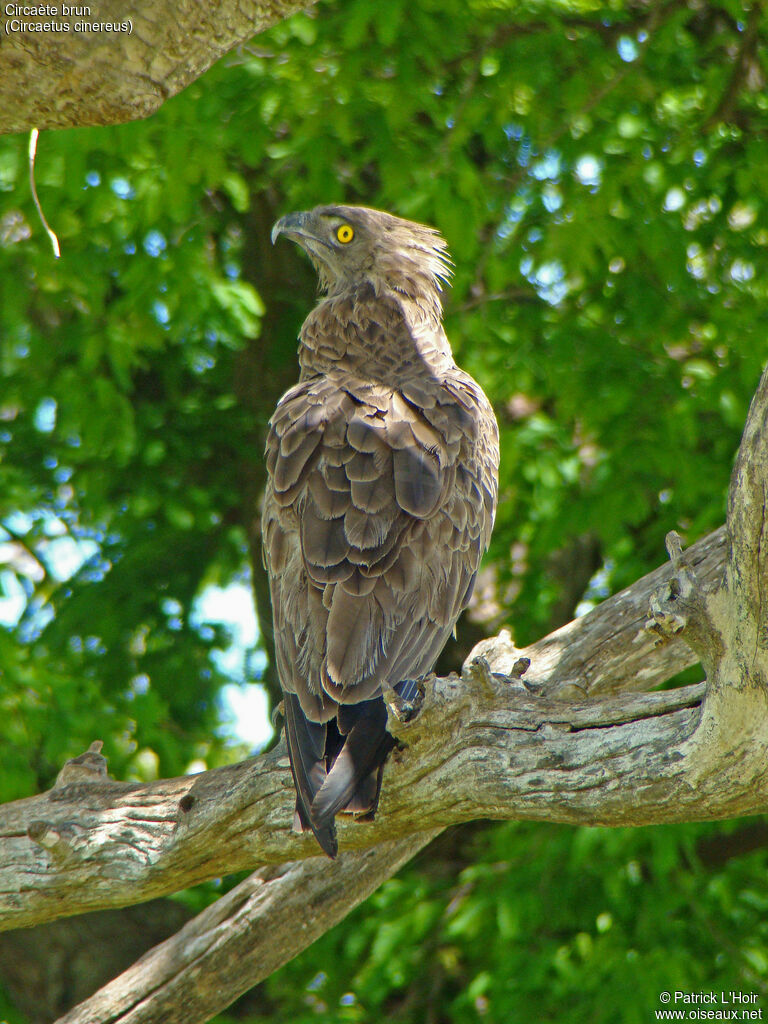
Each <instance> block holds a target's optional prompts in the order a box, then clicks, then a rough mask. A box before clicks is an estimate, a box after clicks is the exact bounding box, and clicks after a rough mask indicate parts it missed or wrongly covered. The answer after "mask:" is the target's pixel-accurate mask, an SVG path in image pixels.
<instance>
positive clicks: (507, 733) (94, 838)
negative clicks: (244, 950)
mask: <svg viewBox="0 0 768 1024" xmlns="http://www.w3.org/2000/svg"><path fill="white" fill-rule="evenodd" d="M721 540H722V538H721V536H720V535H719V533H718V534H713V535H712V537H711V538H708V539H707V542H701V544H700V545H697V548H698V550H699V551H706V552H708V553H709V554H708V556H707V559H709V558H710V556H713V553H714V552H717V551H720V552H721V553H722V543H721ZM713 557H714V562H716V561H717V558H716V555H715V556H713ZM707 559H705V560H704V561H705V562H706V563H707V564H712V562H711V561H707ZM702 564H703V563H702ZM662 575H666V576H667V577H668V576H669V575H670V570H669V568H668V567H666V568H665V569H663V570H662ZM658 579H659V570H657V571H656V572H655V573H651V574H650V575H649V576H648V577H645V578H644V579H643V580H641V581H640V582H639V583H638V584H636V585H635V587H632V588H630V590H629V591H625V592H623V594H619V595H617V596H616V597H614V598H612V599H609V600H608V601H606V602H604V603H603V604H602V605H600V606H599V607H598V608H596V609H595V610H594V611H593V612H591V613H590V614H589V615H587V616H585V617H584V618H583V619H581V620H578V621H577V622H576V623H572V624H571V625H570V626H568V627H565V628H564V629H562V630H558V631H557V632H556V633H554V634H552V635H551V636H550V637H546V638H545V639H544V640H542V641H540V643H539V644H534V645H532V646H531V647H529V648H528V649H527V650H526V651H525V652H524V653H525V656H526V657H528V658H530V659H531V662H532V665H531V669H530V670H529V673H528V674H529V675H530V676H531V679H532V681H533V683H535V684H541V685H544V686H545V687H546V688H549V687H550V686H551V687H552V689H553V690H554V691H555V692H557V691H558V686H560V684H562V686H564V685H565V684H566V683H568V684H569V685H570V689H571V692H572V691H573V680H574V679H578V676H576V675H574V673H575V672H578V666H579V665H584V664H590V666H591V672H592V675H591V679H590V684H591V686H590V689H594V691H595V692H597V693H600V692H605V690H606V689H608V688H609V682H608V680H609V679H612V685H613V686H616V687H617V688H621V687H622V686H624V687H628V688H632V687H635V686H636V685H637V682H636V676H637V674H638V673H639V672H640V671H641V670H643V672H644V674H643V682H644V684H645V685H646V686H651V685H654V684H656V683H659V682H661V681H662V680H663V679H664V678H665V674H666V675H669V664H670V661H669V653H668V652H669V651H671V650H674V649H681V648H683V644H682V642H681V641H680V640H679V639H678V640H674V641H672V642H671V643H670V644H669V645H667V646H666V647H664V648H659V649H656V650H654V648H653V638H652V637H651V636H650V635H649V634H648V633H647V632H646V631H645V630H644V629H643V624H644V613H643V612H642V611H641V609H642V608H643V607H644V606H645V607H647V603H648V600H649V597H650V594H651V592H652V591H653V588H654V586H656V585H658ZM641 595H642V596H641ZM617 619H620V620H622V622H623V623H624V628H623V629H621V630H619V631H618V633H617V631H616V630H617V625H616V624H617ZM630 621H631V625H630V624H629V623H630ZM601 624H602V625H601ZM596 649H602V650H603V651H604V655H603V660H604V663H605V665H606V666H607V667H608V669H609V671H610V670H613V676H612V677H611V676H608V675H606V674H604V673H603V672H602V671H601V668H600V662H599V659H595V660H594V662H592V660H591V659H593V658H594V654H595V650H596ZM638 651H642V652H643V654H642V655H641V656H640V657H639V658H638V656H637V652H638ZM608 652H610V656H609V654H608ZM480 654H481V655H482V656H483V657H484V658H485V659H487V661H488V663H489V667H490V670H491V671H492V672H499V671H500V672H502V673H509V671H510V670H511V668H512V664H511V663H510V644H509V642H508V640H507V641H506V643H505V642H504V638H503V637H502V639H501V640H500V641H498V643H497V650H494V649H491V648H489V646H488V645H487V644H485V645H483V648H482V650H481V651H480ZM519 654H520V652H516V654H515V656H516V657H519ZM505 659H506V660H505ZM691 660H693V656H692V655H690V653H688V654H687V655H685V654H684V653H683V652H682V651H680V652H679V654H678V656H677V657H676V658H675V659H674V661H673V663H674V668H673V671H677V668H678V666H679V665H680V664H681V663H690V661H691ZM540 663H541V665H542V668H541V669H539V668H538V666H539V664H540ZM655 663H658V664H659V665H661V666H662V668H661V669H660V671H658V672H657V673H654V672H653V671H652V668H651V667H652V666H653V665H654V664H655ZM481 665H482V663H481ZM560 665H562V666H563V672H562V674H561V672H560V669H559V666H560ZM526 678H527V676H526ZM562 686H561V687H560V688H561V689H562ZM700 697H701V691H699V690H693V691H690V692H688V693H686V695H685V696H684V697H683V698H681V697H680V696H672V697H670V695H668V694H659V695H639V696H629V697H625V698H621V699H617V698H610V699H608V700H605V701H598V700H594V699H590V700H588V701H586V702H584V701H582V702H581V703H574V704H571V703H570V702H564V701H562V700H552V699H550V698H547V697H542V696H531V694H530V693H529V692H528V691H527V690H526V688H525V687H524V686H523V685H522V684H521V683H520V681H519V680H518V681H517V682H516V683H515V684H510V683H509V682H508V681H505V679H504V677H503V676H498V677H497V676H492V675H490V676H489V675H488V673H487V672H485V671H484V670H483V669H482V667H481V668H480V669H479V670H478V669H477V668H475V669H472V670H469V671H467V672H465V678H464V680H463V681H460V680H459V679H457V677H455V676H453V677H448V678H447V679H441V680H437V681H436V683H435V685H434V688H433V689H432V690H431V692H430V698H429V699H428V701H427V704H426V706H425V709H424V711H423V712H422V714H421V716H420V717H419V719H417V721H416V723H414V724H413V725H412V726H407V727H405V731H407V732H408V733H409V735H408V737H407V742H408V743H409V744H410V746H409V748H408V749H407V750H405V751H403V752H402V753H400V754H398V755H396V756H395V757H393V758H392V759H391V763H390V764H389V765H388V767H387V769H386V781H385V786H384V793H383V802H382V809H381V813H380V815H379V817H378V820H377V821H376V822H375V823H373V824H371V825H356V824H354V823H342V824H341V826H340V837H341V846H342V849H344V848H364V847H370V846H372V845H374V844H376V843H379V842H382V841H383V840H384V839H392V838H399V837H401V836H405V835H408V834H409V833H410V832H412V831H413V830H414V829H416V830H423V829H426V828H434V829H439V828H445V827H447V826H448V825H450V824H454V823H457V822H459V821H466V820H468V819H470V818H473V817H475V818H477V817H527V818H548V819H550V820H558V821H583V822H590V821H596V820H598V819H599V820H602V821H605V822H612V823H614V824H617V823H619V821H621V822H622V823H630V822H634V823H636V824H640V823H644V822H647V821H655V820H677V818H675V817H674V815H673V814H672V810H671V808H670V807H669V806H664V805H663V804H661V805H659V804H657V803H655V801H654V800H653V799H649V800H647V801H640V800H638V799H637V792H636V788H637V786H636V784H639V782H640V776H639V775H638V776H636V777H635V779H634V780H633V779H632V772H631V771H630V772H629V774H626V765H625V766H624V767H622V768H621V771H619V767H618V761H616V760H615V758H617V757H618V756H619V754H620V752H621V749H622V744H624V745H625V751H626V753H627V756H628V757H629V759H630V761H632V760H633V759H637V758H638V757H639V753H640V751H641V750H643V749H646V748H647V749H648V751H649V756H651V755H652V752H653V751H654V750H657V748H658V747H659V744H660V743H662V742H663V741H664V739H667V740H669V741H670V742H672V740H673V737H674V736H675V735H676V734H677V732H678V731H679V732H680V734H681V735H682V734H683V733H685V732H686V731H688V730H690V729H692V728H693V726H694V724H695V720H696V713H697V712H696V705H697V704H698V702H699V700H700ZM681 700H682V704H681V703H680V702H681ZM627 716H628V717H627ZM569 723H570V724H569ZM632 723H634V724H632ZM401 728H402V727H401ZM573 730H578V731H573ZM633 730H634V731H633ZM610 736H614V737H615V740H614V742H613V743H609V742H608V739H609V737H610ZM590 737H592V739H593V740H594V741H595V742H594V743H592V742H590V743H588V742H587V740H588V739H589V738H590ZM593 748H594V749H593ZM580 749H581V750H582V751H583V753H580V752H579V750H580ZM585 757H586V758H587V760H590V759H591V762H592V768H591V769H590V772H591V775H590V777H591V780H592V783H591V784H594V781H595V778H596V776H597V775H599V774H600V773H601V772H604V773H605V778H606V779H609V778H611V779H614V783H613V787H612V788H613V789H615V790H616V792H617V794H619V793H622V794H623V797H624V798H625V801H626V806H624V808H623V810H622V809H621V807H620V805H616V806H614V805H613V803H612V810H611V811H610V812H606V813H605V814H602V813H599V812H598V803H599V800H600V799H601V798H600V796H599V789H598V790H593V791H592V793H591V795H590V794H589V792H588V791H582V793H581V795H580V796H579V795H578V794H574V793H572V792H571V789H572V786H573V783H574V781H575V780H576V774H575V773H574V767H575V765H576V764H577V763H583V762H584V759H585ZM75 760H76V761H79V762H81V763H79V764H76V763H75V764H72V763H70V765H68V766H67V767H66V768H65V770H64V771H63V772H62V775H61V776H60V778H59V781H58V783H57V785H56V786H55V787H54V789H52V790H51V791H49V792H48V793H44V794H42V795H41V796H36V797H30V798H27V799H25V800H19V801H16V802H15V803H12V804H8V805H6V806H5V807H3V808H0V851H1V852H0V927H2V928H9V927H22V926H27V925H32V924H37V923H39V922H41V921H45V920H51V919H53V918H56V917H59V916H61V915H63V914H74V913H83V912H85V911H88V910H96V909H101V908H105V907H115V906H122V905H126V904H130V903H135V902H137V901H138V900H140V899H141V900H146V899H150V898H152V897H154V896H159V895H164V894H166V893H169V892H174V891H177V890H178V889H181V888H184V887H185V886H189V885H194V884H196V883H198V882H201V881H203V880H205V879H207V878H211V877H216V876H220V875H222V874H227V873H232V872H235V871H242V870H247V869H252V868H255V867H256V866H258V865H259V864H264V863H273V864H274V863H282V862H284V861H287V860H294V859H296V858H304V857H307V856H314V854H315V852H316V847H315V845H314V842H313V840H312V839H311V838H310V837H307V836H296V835H294V834H293V833H292V832H291V831H290V824H291V820H292V804H293V784H292V780H291V774H290V770H289V767H288V761H287V758H286V756H285V751H284V748H283V747H282V745H281V746H278V747H277V748H275V749H274V750H272V751H270V752H269V753H268V754H266V755H263V756H262V757H258V758H254V759H252V760H250V761H245V762H243V763H241V764H238V765H232V766H229V767H226V768H220V769H215V770H213V771H210V772H205V773H203V774H201V775H198V776H191V777H184V778H178V779H165V780H161V781H158V782H153V783H149V784H145V785H138V784H130V783H120V782H112V781H110V780H109V779H108V778H107V776H106V767H105V765H104V764H102V763H101V762H100V755H99V754H98V752H97V751H92V752H91V753H89V754H87V755H83V757H82V758H78V759H75ZM544 761H546V762H547V763H551V764H552V766H553V768H552V771H548V772H547V773H545V775H542V764H543V763H544ZM558 764H559V765H560V766H561V767H560V768H559V769H558V768H557V767H556V766H557V765H558ZM655 768H656V763H655V761H654V763H653V764H650V763H649V765H647V766H646V770H647V771H648V772H650V773H653V772H654V771H655ZM643 778H646V776H645V775H644V776H643ZM582 781H583V780H582ZM737 803H738V806H736V805H734V807H733V808H732V809H731V811H730V812H729V811H728V810H727V809H726V808H720V809H719V810H718V811H715V812H714V814H713V815H711V816H717V814H719V813H749V811H750V810H757V809H758V808H757V807H754V808H753V807H751V805H750V798H749V797H746V798H745V800H744V801H740V802H739V801H737ZM619 804H620V802H619ZM679 815H682V816H686V815H687V816H693V815H694V811H693V809H692V808H691V807H688V809H687V810H684V809H683V805H681V807H680V809H679ZM679 815H678V816H679ZM701 816H708V815H707V812H706V808H704V807H702V808H701Z"/></svg>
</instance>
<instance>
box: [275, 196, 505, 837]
mask: <svg viewBox="0 0 768 1024" xmlns="http://www.w3.org/2000/svg"><path fill="white" fill-rule="evenodd" d="M279 235H285V236H286V237H288V238H290V239H292V240H293V241H295V242H297V243H298V244H299V245H300V246H301V247H302V248H303V249H304V250H305V251H306V253H307V254H308V256H309V258H310V259H311V260H312V262H313V264H314V266H315V267H316V269H317V272H318V276H319V279H320V285H321V289H322V291H323V292H324V295H323V297H322V298H321V300H320V301H319V303H318V305H317V306H316V307H315V309H313V310H312V312H311V313H310V314H309V316H308V317H307V319H306V321H305V322H304V325H303V326H302V328H301V333H300V337H299V342H300V344H299V364H300V367H301V373H300V378H299V382H298V384H296V385H295V387H293V388H291V389H290V390H289V391H288V392H287V393H286V394H285V395H283V397H282V398H281V400H280V402H279V404H278V406H277V409H276V410H275V413H274V415H273V417H272V419H271V421H270V425H269V434H268V438H267V444H266V462H267V470H268V484H267V489H266V493H265V498H264V506H263V516H262V536H263V547H264V561H265V565H266V568H267V572H268V575H269V580H270V588H271V596H272V609H273V618H274V636H275V654H276V659H277V669H278V674H279V676H280V682H281V685H282V688H283V692H284V700H283V707H284V712H285V732H286V740H287V745H288V752H289V755H290V761H291V769H292V772H293V778H294V782H295V785H296V814H295V819H294V826H295V827H296V828H297V829H299V830H302V831H303V830H311V831H312V832H313V833H314V834H315V837H316V838H317V840H318V842H319V844H320V846H321V847H322V849H323V850H324V851H325V852H326V853H327V854H328V855H329V856H331V857H334V856H335V855H336V853H337V850H338V841H337V836H336V828H335V821H334V819H335V816H336V815H337V814H338V813H340V812H346V813H351V814H353V815H355V816H356V817H357V818H363V819H368V820H370V819H371V818H372V817H373V815H374V813H375V811H376V808H377V804H378V799H379V792H380V789H381V781H382V769H383V765H384V762H385V760H386V757H387V754H388V753H389V751H390V750H391V749H392V747H393V746H394V740H393V739H392V737H391V736H390V735H389V733H388V732H387V731H386V722H387V715H386V707H385V704H384V697H385V696H387V695H389V696H391V695H392V694H393V691H394V693H398V692H399V693H403V692H405V691H406V690H407V691H408V692H412V690H413V685H414V682H418V680H420V679H423V678H424V677H425V676H426V675H428V674H429V672H430V671H431V670H432V668H433V666H434V664H435V661H436V659H437V657H438V655H439V654H440V651H441V650H442V648H443V646H444V644H445V642H446V640H447V639H448V637H449V636H450V634H451V631H452V630H453V627H454V624H455V622H456V619H457V618H458V616H459V615H460V614H461V612H462V611H463V609H464V608H466V606H467V604H468V603H469V600H470V597H471V594H472V588H473V586H474V581H475V577H476V575H477V571H478V566H479V564H480V559H481V557H482V555H483V553H484V552H485V550H486V549H487V547H488V543H489V540H490V535H491V529H492V526H493V519H494V515H495V511H496V500H497V490H498V459H499V452H498V428H497V425H496V420H495V417H494V415H493V410H492V409H491V406H490V404H489V402H488V400H487V398H486V397H485V395H484V394H483V392H482V390H481V388H480V386H479V385H478V384H477V383H476V382H475V381H474V380H473V379H472V378H471V377H470V376H469V375H468V374H466V373H464V371H463V370H461V369H459V368H458V367H457V366H456V364H455V362H454V360H453V355H452V353H451V348H450V345H449V343H448V339H447V338H446V335H445V332H444V330H443V326H442V304H441V283H442V282H444V281H445V280H447V278H448V277H449V275H450V260H449V258H448V255H447V251H446V246H445V242H444V241H443V239H442V238H441V237H440V235H439V234H438V232H437V231H435V230H434V229H433V228H430V227H426V226H424V225H422V224H416V223H413V222H411V221H407V220H403V219H401V218H399V217H394V216H392V215H391V214H388V213H384V212H382V211H379V210H372V209H368V208H365V207H350V206H321V207H317V208H316V209H314V210H311V211H306V212H302V213H293V214H289V215H288V216H286V217H283V218H282V219H281V220H279V221H278V222H277V224H275V227H274V228H273V232H272V240H273V241H275V240H276V239H277V237H278V236H279Z"/></svg>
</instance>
